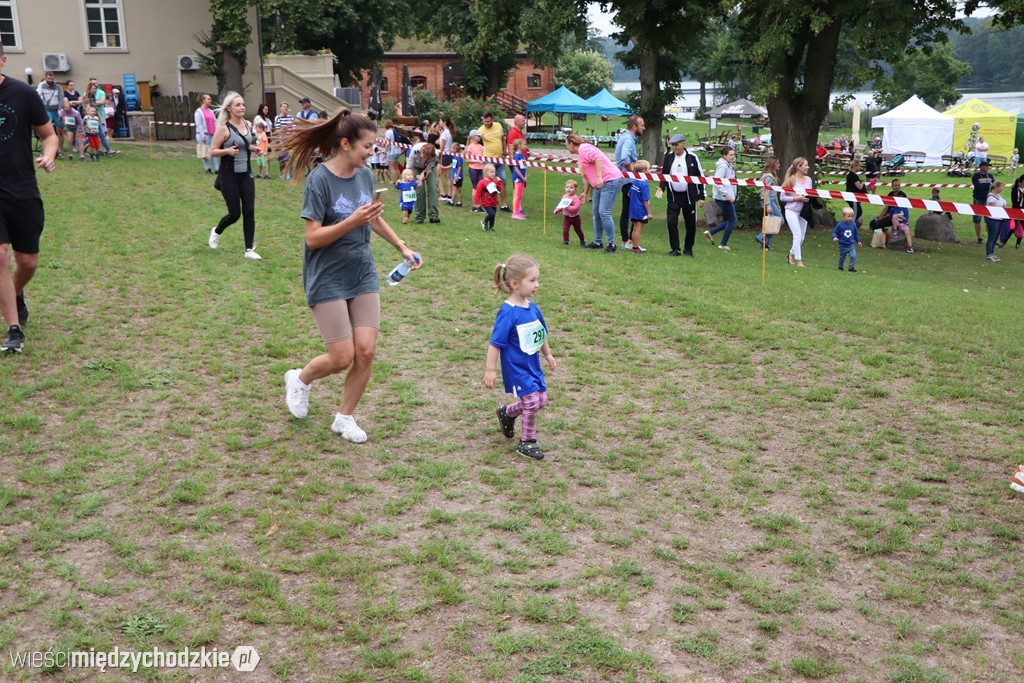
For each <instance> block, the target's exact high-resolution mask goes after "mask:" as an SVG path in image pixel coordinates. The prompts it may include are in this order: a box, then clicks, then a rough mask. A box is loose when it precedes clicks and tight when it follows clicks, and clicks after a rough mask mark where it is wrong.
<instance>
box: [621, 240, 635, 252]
mask: <svg viewBox="0 0 1024 683" xmlns="http://www.w3.org/2000/svg"><path fill="white" fill-rule="evenodd" d="M622 248H623V249H625V250H626V251H629V250H630V249H632V248H633V240H626V243H625V244H623V245H622Z"/></svg>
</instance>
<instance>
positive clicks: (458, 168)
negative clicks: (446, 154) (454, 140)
mask: <svg viewBox="0 0 1024 683" xmlns="http://www.w3.org/2000/svg"><path fill="white" fill-rule="evenodd" d="M461 177H462V157H452V180H458V179H459V178H461Z"/></svg>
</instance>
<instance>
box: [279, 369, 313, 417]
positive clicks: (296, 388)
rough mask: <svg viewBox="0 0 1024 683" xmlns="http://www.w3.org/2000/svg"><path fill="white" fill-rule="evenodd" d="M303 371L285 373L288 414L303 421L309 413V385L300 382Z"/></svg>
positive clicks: (285, 399)
mask: <svg viewBox="0 0 1024 683" xmlns="http://www.w3.org/2000/svg"><path fill="white" fill-rule="evenodd" d="M300 372H301V370H299V369H297V368H296V369H295V370H289V371H288V372H286V373H284V402H285V405H287V406H288V412H290V413H291V414H292V415H294V416H295V417H297V418H299V419H301V418H304V417H306V415H307V414H308V413H309V385H304V384H302V382H301V381H300V380H299V373H300Z"/></svg>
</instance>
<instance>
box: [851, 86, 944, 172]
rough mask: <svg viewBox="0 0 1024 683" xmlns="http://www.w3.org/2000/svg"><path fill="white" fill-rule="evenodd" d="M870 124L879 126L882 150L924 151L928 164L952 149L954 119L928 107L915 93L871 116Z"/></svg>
mask: <svg viewBox="0 0 1024 683" xmlns="http://www.w3.org/2000/svg"><path fill="white" fill-rule="evenodd" d="M871 127H872V128H881V129H882V131H883V132H882V150H883V151H885V152H890V153H893V154H895V153H897V152H924V153H925V163H926V164H928V165H929V166H931V165H934V166H938V165H939V164H941V163H942V155H943V154H951V153H952V152H953V130H954V128H955V127H956V122H955V121H954V120H953V119H952V118H950V117H949V116H946V115H945V114H941V113H939V112H937V111H935V110H934V109H932V108H931V107H929V106H928V105H927V104H925V103H924V101H923V100H921V98H920V97H918V96H917V95H914V96H913V97H911V98H910V99H909V100H907V101H906V102H904V103H903V104H901V105H900V106H898V107H896V108H895V109H893V110H892V111H889V112H887V113H885V114H882V115H881V116H875V117H872V119H871Z"/></svg>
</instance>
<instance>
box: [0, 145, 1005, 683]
mask: <svg viewBox="0 0 1024 683" xmlns="http://www.w3.org/2000/svg"><path fill="white" fill-rule="evenodd" d="M123 149H125V150H126V151H125V153H123V154H122V155H121V156H120V157H118V158H116V159H110V160H106V159H105V160H104V161H103V162H102V163H101V164H81V165H79V164H68V163H66V162H61V163H60V164H59V167H58V170H57V172H56V173H54V174H53V175H52V176H46V177H42V178H41V179H40V180H41V186H42V190H43V194H44V198H45V201H46V206H47V212H48V222H47V227H46V231H45V233H44V239H43V251H42V255H41V259H40V268H39V272H38V274H37V276H36V278H35V280H34V281H33V282H32V284H31V286H30V289H29V290H28V303H29V306H30V307H31V310H32V318H31V321H30V322H29V323H28V325H27V326H26V333H27V337H28V339H27V345H26V350H25V353H24V354H23V355H21V356H16V357H5V358H0V400H2V404H3V405H4V406H5V408H4V409H3V410H2V411H0V424H2V427H0V654H2V656H3V660H2V662H0V679H3V680H12V681H14V680H22V679H27V678H33V677H34V675H39V674H44V673H45V674H48V675H51V676H53V677H55V678H56V679H57V680H69V681H71V680H90V681H92V680H96V681H116V680H137V679H146V678H148V679H158V680H167V681H183V682H184V681H189V680H197V681H208V680H250V681H278V680H282V681H284V680H288V681H444V682H458V681H467V682H469V681H514V682H516V683H527V682H530V683H533V682H539V681H552V682H555V681H558V682H567V681H792V680H805V679H831V680H843V681H897V682H901V683H903V682H916V681H921V682H925V681H927V682H932V681H970V680H984V681H1017V680H1020V679H1021V677H1022V675H1024V647H1022V645H1021V644H1022V642H1024V591H1022V586H1024V558H1022V553H1021V541H1022V530H1021V529H1022V527H1021V516H1022V511H1024V498H1022V497H1020V496H1019V495H1017V494H1014V493H1013V492H1011V491H1010V489H1009V487H1008V483H1009V478H1010V474H1011V472H1012V470H1013V468H1015V467H1016V465H1017V464H1018V463H1019V462H1021V461H1022V460H1024V457H1022V456H1021V454H1020V446H1019V444H1020V440H1021V420H1022V418H1024V408H1022V406H1024V391H1022V386H1024V376H1022V375H1024V364H1022V356H1024V344H1022V339H1024V322H1022V318H1021V315H1020V314H1019V310H1020V306H1021V293H1020V290H1021V283H1022V281H1024V251H1014V250H1013V249H1012V246H1011V247H1008V248H1007V249H1004V250H1002V251H1000V252H999V254H1000V256H1002V257H1003V260H1002V261H1001V262H999V263H990V262H987V261H985V260H984V259H983V255H984V254H983V247H979V246H977V245H976V244H975V243H974V235H973V230H972V229H971V227H970V219H969V218H964V217H958V218H957V225H958V231H959V234H960V236H961V237H962V238H963V239H964V240H965V241H964V242H963V243H959V244H934V243H926V242H923V241H919V242H915V247H916V248H917V251H918V253H917V254H913V255H909V254H905V253H902V252H895V251H883V250H871V249H869V248H867V247H864V248H862V249H860V250H859V252H860V256H859V260H858V270H861V271H862V272H861V273H859V274H850V273H840V272H838V271H837V270H836V264H835V258H836V249H835V248H834V246H833V244H832V242H831V239H830V235H831V231H827V232H826V230H824V229H821V228H819V229H815V230H812V231H811V232H810V233H809V235H808V241H807V243H806V244H805V247H804V260H805V263H807V265H808V267H807V268H805V269H795V268H790V267H789V266H788V265H787V264H786V263H785V254H786V251H787V250H788V248H789V243H790V238H789V236H788V234H785V233H784V234H781V235H779V237H778V241H777V246H776V250H775V251H774V252H771V253H770V254H768V264H767V278H766V283H765V284H763V285H762V282H761V254H760V252H758V251H757V249H756V244H755V242H754V240H753V233H752V232H751V231H749V230H745V231H740V232H738V233H736V234H735V235H734V237H733V240H732V242H731V244H732V246H733V250H732V252H730V253H724V252H722V251H720V250H718V249H714V248H712V247H711V246H710V245H708V244H707V242H706V240H703V238H700V239H698V242H697V245H696V258H695V259H680V258H669V257H667V256H665V255H664V254H665V252H667V251H668V244H667V239H666V236H665V228H664V220H663V216H664V203H661V202H652V203H653V209H654V214H655V220H653V221H652V222H651V225H650V226H649V227H648V228H647V230H646V231H645V238H644V244H645V246H647V247H648V248H649V249H650V252H649V253H648V254H645V255H634V254H625V253H620V254H617V255H606V254H604V253H596V252H594V251H588V250H583V249H580V248H579V247H578V246H570V247H566V246H563V245H562V244H561V234H560V231H561V230H560V229H561V222H560V220H558V221H555V220H553V219H552V220H549V221H548V222H547V225H546V229H545V227H544V225H543V224H542V213H543V209H542V206H543V202H542V200H543V196H542V195H543V192H542V188H543V186H544V182H543V180H544V179H543V174H542V173H539V172H536V171H531V172H530V176H529V185H528V189H527V191H526V206H525V208H526V213H527V214H528V215H529V217H530V220H528V221H526V222H519V223H517V222H513V221H511V220H509V219H508V215H507V214H499V216H498V221H497V232H496V233H495V234H485V233H483V232H481V230H480V227H479V217H478V215H477V214H472V213H470V212H469V210H468V208H464V209H461V210H460V209H454V208H448V207H442V210H441V213H442V220H443V222H442V224H441V225H429V224H428V225H408V226H403V225H401V223H400V220H399V212H398V209H397V206H396V202H395V198H394V197H391V198H390V200H389V207H388V209H387V212H386V217H387V218H388V219H389V221H391V223H392V225H394V226H395V227H396V229H397V230H398V232H399V234H400V235H401V236H402V237H403V238H404V239H405V240H406V241H407V242H408V243H409V244H410V246H412V247H413V248H414V249H416V250H417V251H419V252H420V253H422V255H423V257H424V259H425V262H426V263H425V267H424V268H423V269H422V270H419V271H417V272H415V273H412V274H411V275H410V276H409V277H408V278H406V280H405V281H403V282H402V283H401V284H400V285H399V286H397V287H393V288H387V287H385V288H384V291H383V292H382V307H383V323H382V334H381V339H380V344H379V348H378V356H377V361H376V364H375V371H374V377H373V379H372V381H371V384H370V387H369V389H368V391H367V394H366V395H365V396H364V398H363V400H362V403H361V404H360V407H359V409H358V411H357V417H358V418H359V422H360V425H361V426H363V427H364V428H365V429H366V431H367V432H368V433H369V435H370V441H369V442H368V443H366V444H364V445H361V446H356V445H353V444H350V443H348V442H346V441H342V440H340V439H339V438H338V437H337V436H335V435H333V434H331V433H330V432H329V429H328V428H329V425H330V422H331V417H332V414H333V412H334V411H335V410H336V409H337V404H338V402H339V401H340V396H341V380H340V379H339V378H334V379H329V380H325V381H323V382H320V383H318V384H316V385H315V386H314V388H313V391H312V395H311V401H310V415H309V417H308V418H307V419H306V420H303V421H298V420H294V419H292V418H291V417H290V416H289V414H288V411H287V409H286V408H285V406H284V401H283V384H282V375H283V373H284V372H285V371H286V370H288V369H289V368H293V367H297V366H300V365H302V364H303V363H304V362H306V361H307V360H308V359H309V358H311V357H312V356H313V355H314V354H317V353H319V352H320V351H321V349H322V342H321V339H320V336H319V334H318V332H317V329H316V327H315V325H314V322H313V318H312V316H311V315H310V313H309V311H308V309H307V308H306V306H305V299H304V296H303V293H302V282H301V244H302V225H301V221H300V219H299V210H300V206H301V197H302V190H301V187H296V186H292V185H286V184H285V183H283V182H279V181H273V182H271V181H259V183H258V201H257V236H256V239H257V244H256V247H257V250H258V251H259V252H260V253H261V254H262V255H263V257H264V260H263V261H262V262H259V263H255V262H250V261H247V260H245V259H243V258H242V251H243V250H242V241H241V228H240V225H236V226H234V227H232V228H229V230H228V231H227V232H226V233H225V235H224V238H223V239H222V241H221V246H220V249H218V250H216V251H213V250H210V249H208V248H207V245H206V239H207V235H208V233H209V230H210V227H211V226H212V225H214V224H215V223H216V221H217V220H218V219H219V218H220V216H221V215H222V213H223V211H224V207H223V204H222V202H221V200H220V197H219V195H218V194H216V193H215V192H214V190H213V188H212V179H211V178H210V177H209V176H206V175H203V174H202V172H201V165H200V163H199V161H197V160H196V159H195V158H194V153H193V151H192V149H191V148H188V147H172V146H167V147H158V148H157V158H156V159H152V160H151V159H150V158H149V154H148V149H147V148H146V147H145V146H143V145H139V146H134V147H133V146H129V145H125V146H124V147H123ZM564 178H565V176H561V175H557V174H550V175H549V177H548V179H547V196H548V201H547V209H548V211H550V210H551V209H552V208H553V205H554V203H555V201H556V199H557V197H558V196H560V195H561V193H562V185H563V182H564ZM939 178H944V176H939V175H935V176H929V175H926V174H921V175H914V176H908V178H907V179H908V180H910V179H913V180H914V181H915V182H941V180H939ZM741 191H748V190H741ZM928 192H929V191H928V190H927V189H910V190H908V194H909V195H910V196H912V197H927V196H929V194H928ZM389 194H391V195H394V194H395V193H394V192H391V193H389ZM968 197H969V191H968V190H945V191H944V192H943V198H944V199H951V200H958V201H966V200H967V198H968ZM466 203H467V207H468V204H469V202H468V201H467V202H466ZM869 215H870V214H869ZM584 229H585V232H586V234H587V235H588V237H590V235H591V229H590V227H589V211H588V210H586V209H585V210H584ZM701 229H702V228H701ZM698 237H699V236H698ZM374 242H375V246H374V249H375V254H376V257H377V263H378V269H379V270H380V271H381V272H382V274H383V273H386V272H387V271H388V270H389V269H390V268H391V266H393V265H394V263H395V262H396V258H397V255H396V252H395V251H394V250H393V249H392V248H391V247H389V246H388V245H386V244H384V243H383V242H382V241H380V240H378V239H376V238H374ZM514 252H526V253H529V254H531V255H533V256H534V257H535V258H537V260H538V261H539V262H540V264H541V283H542V284H541V288H540V291H539V292H538V294H537V297H536V301H537V303H538V305H539V306H540V307H541V309H542V310H543V311H544V314H545V317H546V319H547V322H548V324H549V327H550V340H549V341H550V344H551V348H552V350H553V352H554V354H555V357H556V358H557V359H558V363H559V367H558V370H557V372H556V373H554V374H549V376H548V388H549V397H550V401H551V402H550V404H549V405H548V407H547V408H545V409H544V410H543V411H542V412H541V415H540V417H539V419H538V438H539V439H540V445H541V446H542V447H543V448H544V450H545V451H547V452H548V457H547V458H546V459H545V460H543V461H540V462H534V461H526V460H525V459H523V458H521V457H518V456H516V455H515V454H514V451H513V448H514V442H510V441H506V440H505V439H504V438H503V437H502V436H501V434H500V432H499V430H498V424H497V420H496V419H495V416H494V408H495V407H496V406H497V405H499V403H500V402H503V401H506V400H507V397H505V396H504V395H503V394H502V393H501V391H500V389H499V390H494V391H488V390H486V389H484V388H483V387H482V384H481V380H482V378H483V373H484V358H485V353H486V346H487V341H488V339H489V334H490V329H491V324H492V322H493V320H494V315H495V313H496V311H497V309H498V307H499V305H500V303H501V300H502V297H501V296H500V295H499V294H497V293H496V292H494V291H493V289H491V288H490V286H489V281H490V276H491V272H492V269H493V267H494V266H495V264H497V263H499V262H501V261H503V260H504V259H505V258H506V257H507V256H508V255H509V254H511V253H514ZM1015 496H1016V497H1015ZM239 645H252V646H254V647H255V648H256V649H257V651H258V652H259V654H260V656H261V658H262V659H261V662H260V664H259V667H258V668H257V669H256V671H255V672H253V673H251V674H247V675H242V674H238V673H236V672H235V671H234V669H230V670H227V671H224V670H221V671H217V670H195V669H193V670H184V669H177V670H169V669H153V668H148V669H146V668H144V669H143V670H141V671H140V672H139V673H138V674H134V675H133V674H131V673H126V672H125V671H123V670H118V669H108V670H107V671H106V673H99V672H97V671H95V670H88V669H77V670H76V669H67V668H64V669H60V668H54V667H51V668H49V669H46V670H39V669H27V668H21V667H18V666H16V665H14V664H13V663H12V658H11V654H12V653H15V652H26V651H33V650H60V651H82V650H85V651H88V650H90V648H94V649H95V650H96V651H109V650H112V649H113V648H115V647H117V648H120V649H121V650H152V649H153V648H161V649H163V650H182V649H184V648H186V647H189V648H200V647H204V646H205V647H206V648H208V649H212V648H218V649H219V650H228V651H230V650H232V649H234V648H235V647H236V646H239Z"/></svg>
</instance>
